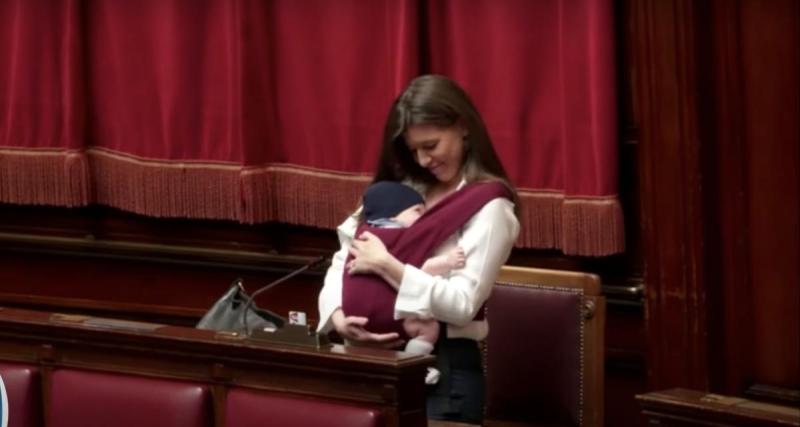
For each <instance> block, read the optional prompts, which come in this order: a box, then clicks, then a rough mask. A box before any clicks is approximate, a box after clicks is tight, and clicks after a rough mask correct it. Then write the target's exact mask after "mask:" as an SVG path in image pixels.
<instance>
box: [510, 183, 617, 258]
mask: <svg viewBox="0 0 800 427" xmlns="http://www.w3.org/2000/svg"><path fill="white" fill-rule="evenodd" d="M519 198H520V205H521V206H520V207H519V208H518V213H519V217H520V223H521V228H522V230H521V231H520V235H519V238H518V239H517V244H516V245H517V246H518V247H523V248H537V249H560V250H561V251H562V252H564V254H566V255H581V256H606V255H613V254H617V253H621V252H623V251H624V250H625V227H624V225H623V224H624V223H623V216H622V208H621V206H620V204H619V200H618V199H617V198H616V197H615V196H612V197H608V196H605V197H570V196H564V195H563V194H562V193H560V192H555V191H553V192H547V191H530V190H522V189H520V190H519Z"/></svg>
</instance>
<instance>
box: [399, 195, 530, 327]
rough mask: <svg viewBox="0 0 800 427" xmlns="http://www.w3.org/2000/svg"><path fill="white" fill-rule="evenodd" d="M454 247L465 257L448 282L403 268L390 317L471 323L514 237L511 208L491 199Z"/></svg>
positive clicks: (515, 222) (516, 226) (515, 225)
mask: <svg viewBox="0 0 800 427" xmlns="http://www.w3.org/2000/svg"><path fill="white" fill-rule="evenodd" d="M462 230H463V232H462V235H461V238H460V239H459V242H458V245H459V246H461V247H462V248H464V252H465V255H466V260H465V265H464V268H462V269H460V270H454V271H453V273H452V274H451V275H450V277H449V278H447V279H445V278H442V277H438V276H431V275H429V274H426V273H424V272H423V271H421V270H419V269H417V268H415V267H413V266H409V265H406V266H405V268H404V269H403V277H402V280H401V281H400V288H399V289H398V295H397V302H396V303H395V317H398V318H405V317H409V316H433V317H435V318H436V319H438V320H441V321H443V322H447V323H452V324H455V325H464V324H466V323H468V322H470V321H471V320H473V319H474V317H475V315H476V314H477V312H478V310H480V308H481V306H482V305H483V303H484V302H485V301H486V299H487V298H489V294H490V293H491V289H492V286H493V285H494V282H495V280H496V279H497V274H498V273H499V272H500V267H501V266H502V265H503V264H504V263H505V262H506V260H507V259H508V256H509V254H510V253H511V249H512V247H513V246H514V242H515V241H516V240H517V235H518V234H519V221H518V220H517V218H516V216H515V215H514V205H513V203H512V202H510V201H509V200H507V199H495V200H492V201H491V202H489V203H487V204H486V206H484V207H483V208H481V210H480V211H478V213H476V214H475V216H473V217H472V218H471V219H470V220H469V221H468V222H467V223H466V224H465V226H464V228H463V229H462Z"/></svg>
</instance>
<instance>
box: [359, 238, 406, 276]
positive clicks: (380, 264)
mask: <svg viewBox="0 0 800 427" xmlns="http://www.w3.org/2000/svg"><path fill="white" fill-rule="evenodd" d="M350 254H351V255H352V256H353V259H352V260H350V262H349V263H347V265H346V266H345V267H346V268H347V272H348V273H349V274H364V273H372V274H377V275H379V276H381V277H383V278H384V279H385V280H386V281H387V282H389V283H390V284H393V286H395V288H396V287H397V284H398V283H400V282H401V281H402V279H403V269H404V267H405V266H404V265H403V263H401V262H400V261H398V260H397V258H395V257H394V256H393V255H392V254H390V253H389V251H387V250H386V245H384V244H383V242H382V241H381V239H380V238H379V237H378V236H376V235H374V234H372V233H370V232H369V231H365V232H363V233H361V235H360V236H358V238H356V239H354V240H353V242H352V245H351V247H350Z"/></svg>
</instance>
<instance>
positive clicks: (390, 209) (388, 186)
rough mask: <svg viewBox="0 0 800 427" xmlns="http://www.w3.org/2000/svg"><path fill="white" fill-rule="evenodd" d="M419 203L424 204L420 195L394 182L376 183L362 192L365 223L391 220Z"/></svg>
mask: <svg viewBox="0 0 800 427" xmlns="http://www.w3.org/2000/svg"><path fill="white" fill-rule="evenodd" d="M420 203H425V200H424V199H423V198H422V195H421V194H419V193H417V191H416V190H414V189H413V188H411V187H409V186H407V185H405V184H401V183H399V182H395V181H380V182H376V183H374V184H372V185H370V186H369V187H367V190H366V191H365V192H364V198H363V205H364V218H365V219H366V220H367V221H375V220H377V219H382V218H392V217H394V216H396V215H397V214H399V213H400V212H403V211H404V210H406V209H408V208H410V207H411V206H414V205H418V204H420Z"/></svg>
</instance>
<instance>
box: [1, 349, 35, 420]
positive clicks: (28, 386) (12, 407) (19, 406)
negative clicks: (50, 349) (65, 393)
mask: <svg viewBox="0 0 800 427" xmlns="http://www.w3.org/2000/svg"><path fill="white" fill-rule="evenodd" d="M0 377H3V384H4V385H5V387H6V393H7V394H8V408H7V409H8V415H9V417H8V427H38V426H41V425H42V420H41V413H42V407H41V406H42V405H41V402H42V400H41V399H42V397H41V377H40V376H39V368H37V367H36V366H30V365H24V364H18V363H9V362H0Z"/></svg>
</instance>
